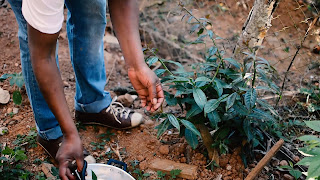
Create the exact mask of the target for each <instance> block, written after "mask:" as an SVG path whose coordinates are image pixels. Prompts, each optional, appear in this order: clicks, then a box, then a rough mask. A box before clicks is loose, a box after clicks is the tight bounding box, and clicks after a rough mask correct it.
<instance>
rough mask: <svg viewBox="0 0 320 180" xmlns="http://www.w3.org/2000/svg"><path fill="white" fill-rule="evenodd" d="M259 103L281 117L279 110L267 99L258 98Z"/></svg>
mask: <svg viewBox="0 0 320 180" xmlns="http://www.w3.org/2000/svg"><path fill="white" fill-rule="evenodd" d="M257 103H258V104H260V106H261V107H263V108H265V109H268V110H269V111H270V112H271V113H272V114H273V115H275V116H276V117H279V114H278V112H277V111H276V110H275V109H274V108H273V107H272V106H271V105H270V104H269V103H268V102H267V101H265V100H261V99H257Z"/></svg>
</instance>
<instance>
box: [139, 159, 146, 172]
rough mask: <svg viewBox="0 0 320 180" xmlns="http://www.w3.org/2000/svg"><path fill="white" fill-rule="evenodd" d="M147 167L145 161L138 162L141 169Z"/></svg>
mask: <svg viewBox="0 0 320 180" xmlns="http://www.w3.org/2000/svg"><path fill="white" fill-rule="evenodd" d="M147 167H148V163H147V161H142V162H140V163H139V168H140V169H141V170H145V169H147Z"/></svg>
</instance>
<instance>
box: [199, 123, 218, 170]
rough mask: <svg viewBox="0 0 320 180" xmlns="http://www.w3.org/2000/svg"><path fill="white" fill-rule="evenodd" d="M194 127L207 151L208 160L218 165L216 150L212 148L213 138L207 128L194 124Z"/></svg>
mask: <svg viewBox="0 0 320 180" xmlns="http://www.w3.org/2000/svg"><path fill="white" fill-rule="evenodd" d="M196 127H197V129H198V130H199V132H200V134H201V138H202V141H203V144H204V146H205V147H206V149H207V151H208V156H209V159H210V160H213V161H215V163H216V164H217V165H219V153H218V150H217V149H215V148H213V147H212V144H213V138H212V136H211V134H210V132H209V130H208V127H207V126H205V125H204V124H196Z"/></svg>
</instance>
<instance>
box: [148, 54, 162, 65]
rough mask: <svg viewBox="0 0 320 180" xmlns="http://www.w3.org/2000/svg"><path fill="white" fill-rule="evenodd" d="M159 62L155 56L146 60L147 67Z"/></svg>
mask: <svg viewBox="0 0 320 180" xmlns="http://www.w3.org/2000/svg"><path fill="white" fill-rule="evenodd" d="M158 60H159V58H158V57H157V56H153V57H150V58H148V59H147V63H148V65H149V66H151V65H152V64H154V63H156V62H157V61H158Z"/></svg>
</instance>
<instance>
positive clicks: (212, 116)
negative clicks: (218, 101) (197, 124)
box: [208, 111, 221, 128]
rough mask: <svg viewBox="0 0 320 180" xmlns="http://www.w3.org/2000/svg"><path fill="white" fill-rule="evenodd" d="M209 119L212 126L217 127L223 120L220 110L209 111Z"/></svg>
mask: <svg viewBox="0 0 320 180" xmlns="http://www.w3.org/2000/svg"><path fill="white" fill-rule="evenodd" d="M208 119H209V122H210V125H211V127H212V128H217V127H218V123H219V122H221V118H220V116H219V113H218V111H212V112H210V113H208Z"/></svg>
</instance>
